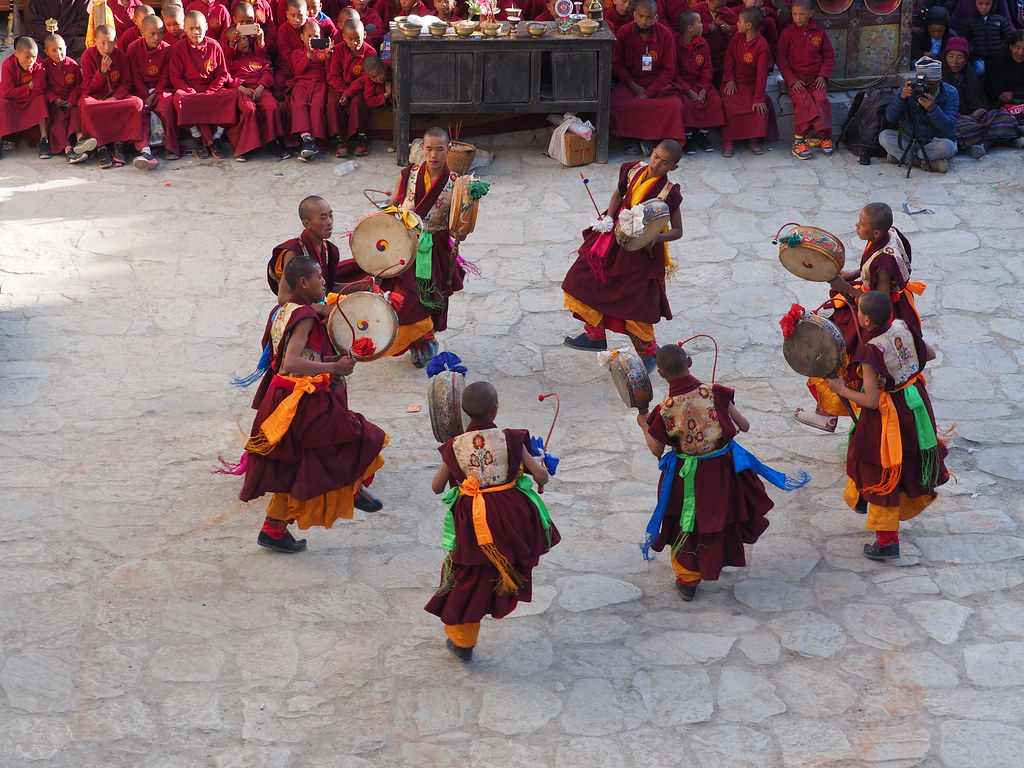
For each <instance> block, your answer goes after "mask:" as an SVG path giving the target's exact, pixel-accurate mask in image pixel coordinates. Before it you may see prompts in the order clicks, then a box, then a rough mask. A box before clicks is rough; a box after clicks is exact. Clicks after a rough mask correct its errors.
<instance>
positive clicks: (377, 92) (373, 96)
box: [345, 75, 388, 109]
mask: <svg viewBox="0 0 1024 768" xmlns="http://www.w3.org/2000/svg"><path fill="white" fill-rule="evenodd" d="M386 94H387V91H386V89H385V83H378V82H376V81H375V80H371V79H370V76H369V75H360V76H359V78H358V79H357V80H356V81H355V82H354V83H352V85H350V86H349V88H348V90H347V91H345V95H346V96H349V97H350V98H352V99H355V98H356V97H359V96H361V97H362V100H363V103H364V104H366V106H367V107H369V108H370V109H376V108H377V107H383V106H384V105H385V104H387V101H388V99H387V95H386Z"/></svg>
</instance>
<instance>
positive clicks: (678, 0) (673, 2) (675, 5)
mask: <svg viewBox="0 0 1024 768" xmlns="http://www.w3.org/2000/svg"><path fill="white" fill-rule="evenodd" d="M657 3H658V22H659V23H661V24H664V25H665V26H666V27H668V28H669V29H671V30H672V31H673V32H681V30H680V29H679V14H680V13H682V12H683V11H688V10H690V7H691V6H692V5H693V4H692V3H691V2H690V0H657Z"/></svg>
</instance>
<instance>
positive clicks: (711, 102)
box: [676, 37, 725, 131]
mask: <svg viewBox="0 0 1024 768" xmlns="http://www.w3.org/2000/svg"><path fill="white" fill-rule="evenodd" d="M712 74H713V67H712V65H711V49H710V48H709V47H708V43H707V40H705V39H704V38H703V37H695V38H694V39H693V40H692V41H690V43H689V45H687V44H686V43H685V42H683V38H682V37H680V38H679V39H678V43H677V45H676V85H678V86H679V90H680V91H682V95H681V96H680V97H679V98H680V99H681V100H682V102H683V125H685V126H686V130H688V131H692V130H693V129H695V128H703V129H708V128H718V127H719V126H721V125H722V124H723V123H725V114H724V113H723V111H722V96H721V95H720V94H719V93H718V91H717V90H716V89H715V87H714V86H713V85H712V83H711V81H712ZM702 89H703V90H705V91H706V92H707V93H706V97H705V99H704V103H702V104H698V103H697V102H696V101H694V100H693V99H691V98H690V97H689V96H687V92H688V91H696V92H697V93H700V91H701V90H702Z"/></svg>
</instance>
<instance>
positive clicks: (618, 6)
mask: <svg viewBox="0 0 1024 768" xmlns="http://www.w3.org/2000/svg"><path fill="white" fill-rule="evenodd" d="M632 5H633V0H612V4H611V5H610V6H609V7H607V8H605V9H604V21H605V24H607V25H608V29H609V30H611V33H612V34H613V35H615V36H616V37H617V36H618V34H619V30H620V29H622V28H623V27H624V26H626V25H627V24H629V23H630V22H631V21H633V12H632V10H631V7H632Z"/></svg>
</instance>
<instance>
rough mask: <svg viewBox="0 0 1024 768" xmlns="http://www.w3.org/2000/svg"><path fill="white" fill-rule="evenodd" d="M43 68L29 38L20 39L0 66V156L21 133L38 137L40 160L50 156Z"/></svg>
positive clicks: (34, 45)
mask: <svg viewBox="0 0 1024 768" xmlns="http://www.w3.org/2000/svg"><path fill="white" fill-rule="evenodd" d="M49 118H50V110H49V107H48V105H47V101H46V69H45V67H43V63H42V62H41V61H39V46H38V45H36V41H35V40H33V39H32V38H31V37H28V36H27V35H26V36H23V37H19V38H18V40H17V42H16V43H15V44H14V54H13V55H12V56H8V57H7V58H6V59H5V60H4V63H3V65H2V66H0V156H2V155H3V143H4V141H5V140H9V139H11V138H12V137H15V136H17V135H18V134H21V133H26V135H28V132H31V138H33V139H34V138H35V134H36V132H37V131H38V134H39V137H40V138H39V157H40V158H41V159H43V160H45V159H47V158H49V157H51V156H52V155H51V153H50V139H49V134H48V133H47V121H48V120H49Z"/></svg>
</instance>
